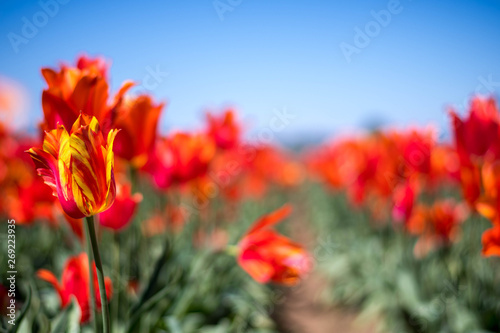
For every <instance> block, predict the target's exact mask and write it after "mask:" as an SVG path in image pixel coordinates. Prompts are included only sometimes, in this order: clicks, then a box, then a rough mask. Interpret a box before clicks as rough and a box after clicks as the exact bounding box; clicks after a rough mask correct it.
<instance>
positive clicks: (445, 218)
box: [406, 200, 468, 257]
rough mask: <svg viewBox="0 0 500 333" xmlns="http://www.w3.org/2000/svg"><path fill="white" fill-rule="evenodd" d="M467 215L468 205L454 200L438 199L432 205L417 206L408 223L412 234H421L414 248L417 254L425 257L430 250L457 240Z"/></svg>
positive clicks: (407, 225)
mask: <svg viewBox="0 0 500 333" xmlns="http://www.w3.org/2000/svg"><path fill="white" fill-rule="evenodd" d="M467 215H468V211H467V209H466V207H465V206H464V205H463V204H456V203H455V202H454V201H453V200H443V201H437V202H435V203H434V204H433V205H432V206H430V207H427V206H424V205H419V206H417V207H415V209H414V213H413V214H412V216H411V217H410V219H409V221H408V222H407V224H406V227H407V230H408V231H409V232H410V233H411V234H414V235H418V236H419V239H418V241H417V243H416V244H415V248H414V253H415V256H416V257H423V256H425V255H426V254H427V253H428V252H429V251H431V250H433V249H435V248H437V247H440V246H447V245H449V244H451V243H452V242H453V241H455V240H456V239H457V237H458V236H459V233H460V228H459V226H460V224H461V223H462V222H463V221H464V220H465V218H466V217H467Z"/></svg>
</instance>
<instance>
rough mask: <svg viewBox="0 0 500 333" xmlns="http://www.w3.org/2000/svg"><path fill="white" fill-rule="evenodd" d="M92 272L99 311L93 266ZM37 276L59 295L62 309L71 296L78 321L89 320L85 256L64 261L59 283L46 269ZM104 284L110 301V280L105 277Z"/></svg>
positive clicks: (111, 288) (111, 289) (83, 254)
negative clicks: (76, 309)
mask: <svg viewBox="0 0 500 333" xmlns="http://www.w3.org/2000/svg"><path fill="white" fill-rule="evenodd" d="M93 270H94V274H93V276H94V281H93V283H94V290H95V293H96V295H95V299H96V303H97V308H98V309H100V308H101V298H100V296H99V295H100V294H99V287H98V283H97V274H96V268H95V265H93ZM37 276H38V277H39V278H40V279H42V280H45V281H47V282H49V283H50V284H51V285H52V286H53V287H54V289H55V290H56V291H57V293H58V294H59V298H60V300H61V306H62V307H66V306H67V305H68V303H69V302H70V300H71V296H74V297H75V298H76V301H77V302H78V305H79V306H80V310H81V314H82V315H81V318H80V321H81V322H82V323H85V322H87V321H88V320H89V319H90V297H89V295H90V292H89V264H88V259H87V254H85V253H82V254H80V255H78V256H75V257H70V258H69V259H68V260H67V261H66V264H65V266H64V270H63V273H62V279H61V282H59V281H58V280H57V278H56V277H55V275H54V274H53V273H52V272H50V271H48V270H46V269H40V270H38V272H37ZM104 283H105V288H106V296H107V298H108V299H110V298H111V294H112V292H113V286H112V283H111V280H110V279H109V278H108V277H106V278H105V279H104Z"/></svg>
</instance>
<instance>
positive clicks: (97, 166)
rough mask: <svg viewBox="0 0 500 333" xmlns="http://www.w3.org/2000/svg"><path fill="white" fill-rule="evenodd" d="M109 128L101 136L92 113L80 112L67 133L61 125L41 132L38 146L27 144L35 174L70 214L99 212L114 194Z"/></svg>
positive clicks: (111, 144)
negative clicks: (41, 144) (40, 140)
mask: <svg viewBox="0 0 500 333" xmlns="http://www.w3.org/2000/svg"><path fill="white" fill-rule="evenodd" d="M116 133H117V131H114V130H111V131H110V132H109V133H108V136H107V140H105V139H104V137H103V134H102V132H101V130H100V127H99V123H98V122H97V119H96V118H95V117H92V118H91V117H90V116H87V115H84V114H81V115H80V116H79V117H78V119H77V120H76V121H75V123H74V124H73V127H72V130H71V132H70V133H68V131H67V130H66V128H65V127H64V125H59V127H58V128H57V129H54V130H51V131H48V132H45V138H44V142H43V147H42V148H31V149H29V150H28V151H27V152H28V153H29V154H30V155H31V157H32V159H33V161H34V163H35V166H36V168H37V171H38V174H39V175H40V176H42V177H43V180H44V181H45V183H46V184H47V185H49V186H50V187H51V188H52V190H53V194H54V195H55V196H57V197H58V198H59V201H60V202H61V205H62V208H63V210H64V212H65V213H66V214H68V215H69V216H70V217H72V218H82V217H85V216H92V215H95V214H98V213H101V212H103V211H105V210H106V209H108V208H109V207H110V206H111V204H112V203H113V201H114V199H115V195H116V186H115V179H114V170H113V168H114V154H113V140H114V138H115V136H116Z"/></svg>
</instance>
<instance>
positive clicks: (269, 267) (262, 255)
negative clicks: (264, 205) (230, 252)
mask: <svg viewBox="0 0 500 333" xmlns="http://www.w3.org/2000/svg"><path fill="white" fill-rule="evenodd" d="M290 212H291V207H290V206H289V205H285V206H283V207H281V208H280V209H278V210H276V211H274V212H272V213H270V214H267V215H264V216H262V217H261V218H260V219H259V220H257V221H256V222H255V223H254V225H253V226H252V227H251V228H250V230H249V231H248V232H247V233H246V234H245V236H244V237H243V238H242V239H241V241H240V243H239V244H238V248H239V254H238V263H239V265H240V266H241V267H242V268H243V269H244V270H245V271H246V272H247V273H248V274H250V276H252V277H253V278H254V279H255V280H256V281H257V282H260V283H267V282H275V283H280V284H285V285H293V284H296V283H297V282H298V281H299V279H300V278H301V277H302V276H303V275H304V274H306V273H307V272H308V271H309V270H310V268H311V262H310V259H309V257H308V255H307V253H306V251H305V250H304V248H303V247H302V246H301V245H299V244H296V243H294V242H292V241H291V240H290V239H288V238H286V237H284V236H282V235H280V234H278V233H276V232H275V231H273V230H270V229H269V228H270V227H272V226H273V225H275V224H277V223H278V222H280V221H281V220H282V219H284V218H286V217H287V216H288V215H289V214H290Z"/></svg>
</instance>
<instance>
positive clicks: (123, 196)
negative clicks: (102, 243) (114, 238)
mask: <svg viewBox="0 0 500 333" xmlns="http://www.w3.org/2000/svg"><path fill="white" fill-rule="evenodd" d="M141 201H142V195H141V194H140V193H135V194H134V195H132V194H131V187H130V185H129V184H125V185H121V184H119V183H117V187H116V198H115V202H114V203H113V205H112V206H111V207H110V208H109V209H108V210H106V211H105V212H102V213H101V214H99V223H100V224H101V225H102V226H104V227H106V228H110V229H112V230H114V231H119V230H121V229H123V228H125V227H126V226H127V225H128V223H129V222H130V221H131V220H132V217H133V216H134V213H135V211H136V208H137V205H138V203H139V202H141Z"/></svg>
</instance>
